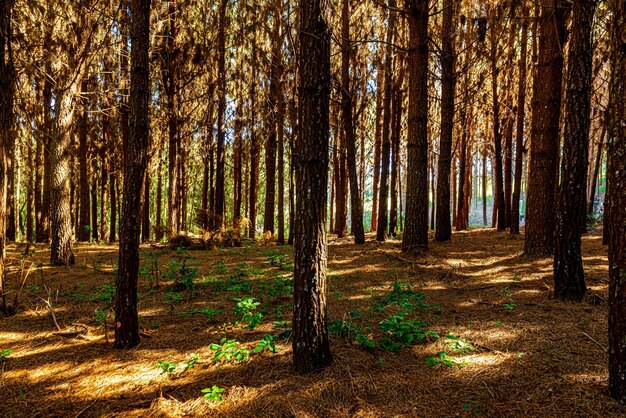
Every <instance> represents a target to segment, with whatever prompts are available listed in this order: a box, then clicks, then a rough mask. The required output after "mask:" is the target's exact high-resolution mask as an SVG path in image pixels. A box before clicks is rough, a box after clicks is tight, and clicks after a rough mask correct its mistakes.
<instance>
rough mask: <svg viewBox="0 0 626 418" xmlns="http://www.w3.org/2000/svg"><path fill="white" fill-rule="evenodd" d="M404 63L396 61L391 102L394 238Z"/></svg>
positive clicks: (391, 219)
mask: <svg viewBox="0 0 626 418" xmlns="http://www.w3.org/2000/svg"><path fill="white" fill-rule="evenodd" d="M403 73H404V63H403V61H402V60H401V59H398V77H396V80H394V83H393V93H392V102H391V117H392V119H391V156H392V158H391V187H390V190H391V211H390V214H389V236H392V237H395V236H396V233H397V230H398V176H399V171H400V157H399V154H400V135H401V129H402V82H403V75H404V74H403Z"/></svg>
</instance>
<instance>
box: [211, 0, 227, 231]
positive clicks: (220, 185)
mask: <svg viewBox="0 0 626 418" xmlns="http://www.w3.org/2000/svg"><path fill="white" fill-rule="evenodd" d="M228 1H229V0H221V2H220V6H219V22H218V25H219V26H218V31H217V97H218V101H217V162H216V170H215V225H214V227H215V229H222V228H223V227H224V203H225V201H224V181H225V177H224V165H225V159H226V150H225V140H226V24H227V22H226V9H227V7H228Z"/></svg>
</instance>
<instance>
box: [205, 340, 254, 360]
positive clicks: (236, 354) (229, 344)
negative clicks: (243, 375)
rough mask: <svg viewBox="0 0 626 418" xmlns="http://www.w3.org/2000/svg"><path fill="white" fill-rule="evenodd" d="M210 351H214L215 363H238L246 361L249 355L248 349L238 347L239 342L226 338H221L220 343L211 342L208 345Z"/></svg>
mask: <svg viewBox="0 0 626 418" xmlns="http://www.w3.org/2000/svg"><path fill="white" fill-rule="evenodd" d="M209 349H210V350H211V351H215V354H214V355H213V361H214V362H216V363H220V362H228V363H240V362H242V361H247V360H248V358H249V357H250V351H248V350H247V349H245V348H241V347H239V342H238V341H235V340H227V339H226V338H222V340H221V341H220V344H215V343H212V344H210V345H209Z"/></svg>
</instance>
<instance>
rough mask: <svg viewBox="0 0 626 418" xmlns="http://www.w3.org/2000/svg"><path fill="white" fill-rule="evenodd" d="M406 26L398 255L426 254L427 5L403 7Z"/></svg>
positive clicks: (418, 1) (421, 0) (419, 0)
mask: <svg viewBox="0 0 626 418" xmlns="http://www.w3.org/2000/svg"><path fill="white" fill-rule="evenodd" d="M405 7H406V11H407V16H408V26H409V46H410V49H409V54H408V56H409V58H408V59H409V109H408V114H409V118H408V141H407V142H408V144H407V178H406V190H407V191H406V221H405V229H404V233H403V234H402V251H403V252H411V253H412V252H418V251H423V250H428V179H427V177H428V1H427V0H408V1H406V3H405Z"/></svg>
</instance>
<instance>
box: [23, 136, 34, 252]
mask: <svg viewBox="0 0 626 418" xmlns="http://www.w3.org/2000/svg"><path fill="white" fill-rule="evenodd" d="M24 148H27V149H24ZM22 150H23V151H22V155H25V156H26V159H27V161H28V176H27V177H26V242H28V243H32V242H33V241H34V238H35V237H34V224H33V220H34V212H33V209H34V200H35V176H34V174H35V159H34V157H35V154H34V150H33V147H32V145H31V144H30V143H28V144H26V145H25V147H23V148H22Z"/></svg>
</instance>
